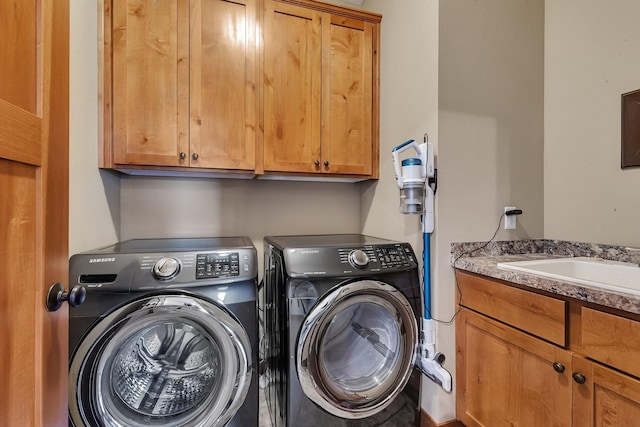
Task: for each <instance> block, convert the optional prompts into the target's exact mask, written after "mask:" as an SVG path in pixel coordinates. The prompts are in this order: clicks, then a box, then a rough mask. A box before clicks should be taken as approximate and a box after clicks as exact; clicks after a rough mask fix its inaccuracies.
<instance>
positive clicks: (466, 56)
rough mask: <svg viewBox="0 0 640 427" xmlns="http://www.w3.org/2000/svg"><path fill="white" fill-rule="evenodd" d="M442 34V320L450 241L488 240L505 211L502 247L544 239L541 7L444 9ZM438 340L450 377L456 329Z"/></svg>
mask: <svg viewBox="0 0 640 427" xmlns="http://www.w3.org/2000/svg"><path fill="white" fill-rule="evenodd" d="M439 28H440V30H439V36H440V42H439V49H440V53H439V61H438V63H439V134H440V141H439V149H438V150H439V151H438V152H439V157H438V160H439V175H440V181H441V182H440V186H439V192H440V194H439V198H438V217H439V219H438V227H437V240H438V259H437V261H436V263H437V280H438V288H437V292H436V295H435V296H434V300H435V301H437V304H438V305H439V307H440V308H441V310H440V312H441V313H442V314H441V315H440V316H439V317H440V318H441V319H445V320H449V319H451V318H452V316H453V314H454V307H455V301H454V295H455V290H454V289H455V279H454V276H453V270H452V268H451V266H450V263H451V258H450V244H451V242H461V241H487V240H489V239H490V238H491V237H492V235H493V234H494V232H495V231H496V229H497V227H498V220H499V217H500V215H501V214H502V213H503V211H504V207H505V206H516V207H518V208H521V209H522V210H523V212H524V214H523V215H521V216H520V217H518V218H517V221H518V227H517V229H516V230H512V231H511V230H509V231H506V230H504V221H502V223H501V225H500V229H499V231H498V234H497V236H496V239H498V240H512V239H527V238H541V237H542V235H543V231H544V230H543V146H544V141H543V136H544V123H543V104H544V101H543V92H544V82H543V74H544V69H543V64H544V0H535V1H531V0H483V1H482V2H469V1H467V0H447V1H441V2H440V18H439ZM439 333H440V337H439V338H440V341H441V342H442V345H441V347H440V350H441V351H444V352H445V354H446V355H447V356H448V357H449V359H448V360H449V364H448V365H447V367H448V368H452V369H453V364H454V363H455V362H454V360H455V345H454V344H455V343H454V337H455V332H454V328H453V325H451V326H448V327H442V328H441V330H440V331H439ZM443 335H445V336H446V337H448V339H447V340H446V341H445V338H444V337H443ZM454 394H455V385H454Z"/></svg>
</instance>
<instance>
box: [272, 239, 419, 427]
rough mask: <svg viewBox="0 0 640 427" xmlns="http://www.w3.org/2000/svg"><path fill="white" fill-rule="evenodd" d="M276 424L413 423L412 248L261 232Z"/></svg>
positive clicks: (415, 314)
mask: <svg viewBox="0 0 640 427" xmlns="http://www.w3.org/2000/svg"><path fill="white" fill-rule="evenodd" d="M264 245H265V250H264V252H265V275H264V292H265V330H266V345H265V358H266V363H267V374H266V378H267V381H268V383H267V384H268V385H267V389H266V397H267V403H268V406H269V412H270V414H271V422H272V424H273V425H274V426H276V427H280V426H292V427H294V426H303V425H304V426H318V427H320V426H322V427H328V426H349V427H363V426H378V425H380V426H382V425H384V426H418V425H419V408H420V392H419V390H420V373H419V372H418V371H417V369H415V368H414V362H415V357H416V351H417V346H418V339H419V338H418V337H419V335H418V319H420V318H421V316H422V313H421V307H422V305H421V301H422V299H421V292H420V282H419V275H418V263H417V260H416V257H415V254H414V252H413V250H412V248H411V246H410V245H409V244H407V243H401V242H394V241H389V240H384V239H379V238H376V237H371V236H363V235H357V234H356V235H353V234H350V235H316V236H276V237H266V238H265V240H264Z"/></svg>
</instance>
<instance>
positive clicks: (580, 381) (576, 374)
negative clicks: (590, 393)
mask: <svg viewBox="0 0 640 427" xmlns="http://www.w3.org/2000/svg"><path fill="white" fill-rule="evenodd" d="M571 377H572V378H573V380H574V381H575V382H577V383H578V384H584V382H585V381H587V377H585V376H584V374H581V373H580V372H574V373H573V374H571Z"/></svg>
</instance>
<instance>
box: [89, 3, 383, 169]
mask: <svg viewBox="0 0 640 427" xmlns="http://www.w3.org/2000/svg"><path fill="white" fill-rule="evenodd" d="M103 12H104V13H103V25H102V34H101V36H102V43H101V46H102V48H103V52H102V54H101V55H100V58H101V76H102V79H103V81H102V94H101V97H102V102H101V106H102V109H103V110H102V114H101V117H102V119H103V120H102V132H101V135H102V137H101V143H102V149H101V159H100V166H101V167H104V168H113V169H118V170H122V171H127V170H129V171H131V170H138V171H139V170H145V169H147V170H170V171H182V172H193V171H194V170H195V171H198V172H202V171H209V172H231V173H235V172H244V173H251V174H281V175H282V174H294V175H299V174H302V175H318V174H321V176H337V177H355V178H362V179H368V178H377V177H378V150H379V148H378V144H379V131H378V128H379V120H378V116H379V98H378V87H379V79H378V68H379V65H378V46H379V33H380V29H379V24H380V21H381V16H380V15H377V14H372V13H369V12H363V11H359V10H355V9H349V8H342V7H338V6H335V5H329V4H325V3H321V2H315V1H312V0H279V1H275V0H172V1H170V0H167V1H163V2H158V1H152V0H104V4H103ZM194 168H197V169H194Z"/></svg>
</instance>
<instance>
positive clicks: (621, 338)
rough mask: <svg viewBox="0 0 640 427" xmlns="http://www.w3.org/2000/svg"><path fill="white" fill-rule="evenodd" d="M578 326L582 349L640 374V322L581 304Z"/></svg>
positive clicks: (597, 357) (594, 357) (583, 351)
mask: <svg viewBox="0 0 640 427" xmlns="http://www.w3.org/2000/svg"><path fill="white" fill-rule="evenodd" d="M580 327H581V334H580V337H581V341H582V342H581V343H580V344H581V350H580V351H581V353H583V354H584V355H585V356H588V357H590V358H592V359H595V360H598V361H600V362H602V363H605V364H607V365H610V366H615V367H616V368H617V369H622V370H623V371H625V372H628V373H630V374H632V375H635V376H637V377H640V365H638V361H640V340H638V339H637V337H640V322H636V321H634V320H630V319H625V318H623V317H620V316H616V315H614V314H609V313H603V312H601V311H597V310H593V309H590V308H587V307H582V310H581V316H580ZM632 337H636V339H633V338H632Z"/></svg>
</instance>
